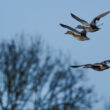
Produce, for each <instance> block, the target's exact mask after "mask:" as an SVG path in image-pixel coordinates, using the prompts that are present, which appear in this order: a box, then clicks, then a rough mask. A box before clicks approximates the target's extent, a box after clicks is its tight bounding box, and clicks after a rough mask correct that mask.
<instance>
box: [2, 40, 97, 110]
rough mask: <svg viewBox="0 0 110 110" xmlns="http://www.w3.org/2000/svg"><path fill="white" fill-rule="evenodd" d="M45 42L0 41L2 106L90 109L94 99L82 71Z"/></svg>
mask: <svg viewBox="0 0 110 110" xmlns="http://www.w3.org/2000/svg"><path fill="white" fill-rule="evenodd" d="M42 45H43V44H42V42H41V40H40V39H36V40H35V39H34V40H30V41H28V40H27V41H26V40H25V39H24V40H23V39H21V40H20V41H19V42H17V41H15V40H12V41H11V42H8V43H6V42H3V43H1V44H0V76H1V77H0V78H1V79H0V80H1V83H0V109H2V110H87V109H89V110H90V109H91V108H92V105H93V103H95V98H94V97H93V96H94V93H93V89H92V88H91V87H86V86H85V85H84V83H83V82H84V79H85V75H84V74H83V72H82V71H80V70H77V71H73V70H71V69H70V67H69V66H70V65H69V58H66V57H64V55H63V54H59V55H55V54H52V53H51V51H50V50H49V49H48V48H45V49H44V48H43V46H42ZM28 104H31V106H29V105H28Z"/></svg>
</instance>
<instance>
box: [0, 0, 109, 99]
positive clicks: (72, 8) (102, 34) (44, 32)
mask: <svg viewBox="0 0 110 110" xmlns="http://www.w3.org/2000/svg"><path fill="white" fill-rule="evenodd" d="M108 10H110V0H7V1H6V0H0V41H2V40H4V39H5V40H9V39H11V38H13V37H14V38H15V37H16V36H15V35H16V34H17V33H18V34H20V33H21V32H25V33H27V34H30V35H40V36H41V37H42V38H43V39H44V41H45V42H46V43H47V44H48V45H50V46H51V48H53V50H61V51H63V52H64V54H65V55H70V57H71V61H72V62H73V63H74V61H77V62H78V64H86V63H87V64H88V63H96V62H101V61H104V60H108V59H110V51H109V49H108V48H109V47H110V35H109V32H110V28H109V26H110V14H108V15H107V16H105V17H104V18H102V19H101V20H100V21H99V24H101V23H104V24H103V26H101V28H102V29H101V30H99V31H97V32H94V33H88V34H87V35H88V37H89V38H90V40H89V41H78V40H77V39H75V38H73V37H72V36H70V35H65V34H64V33H65V32H66V29H64V28H62V27H60V26H59V23H63V24H66V25H69V26H72V27H76V26H77V25H78V24H80V23H79V22H78V21H76V20H75V19H73V18H72V17H71V16H70V13H74V14H75V15H77V16H79V17H80V18H83V19H85V20H87V21H88V22H90V21H91V20H92V19H93V18H94V17H96V16H97V15H99V14H101V13H103V12H106V11H108ZM15 39H16V38H15ZM86 74H87V76H88V78H89V81H88V82H89V83H90V84H93V85H95V90H96V92H97V94H98V95H99V96H101V97H104V98H108V97H110V86H109V84H110V69H108V70H105V71H102V72H97V71H93V70H91V69H88V70H87V73H86Z"/></svg>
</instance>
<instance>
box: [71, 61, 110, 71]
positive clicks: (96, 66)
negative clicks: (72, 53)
mask: <svg viewBox="0 0 110 110" xmlns="http://www.w3.org/2000/svg"><path fill="white" fill-rule="evenodd" d="M108 63H110V60H105V61H103V62H100V63H94V64H85V65H74V66H70V67H72V68H79V67H83V68H91V69H93V70H96V71H103V70H106V69H109V68H110V66H108V65H107V64H108Z"/></svg>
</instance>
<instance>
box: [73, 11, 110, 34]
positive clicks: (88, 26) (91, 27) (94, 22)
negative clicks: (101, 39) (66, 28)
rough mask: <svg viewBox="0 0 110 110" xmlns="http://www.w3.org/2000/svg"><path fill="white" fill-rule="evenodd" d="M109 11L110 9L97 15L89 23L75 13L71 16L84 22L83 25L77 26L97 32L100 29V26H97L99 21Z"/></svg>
mask: <svg viewBox="0 0 110 110" xmlns="http://www.w3.org/2000/svg"><path fill="white" fill-rule="evenodd" d="M108 13H110V11H107V12H104V13H102V14H100V15H98V16H96V17H95V18H94V19H93V20H92V21H91V23H88V22H87V21H85V20H83V19H81V18H79V17H77V16H76V15H74V14H73V13H71V16H72V17H73V18H74V19H76V20H77V21H79V22H80V23H82V25H78V26H77V27H76V28H78V29H85V30H86V31H87V32H96V31H98V30H99V29H100V28H99V27H98V26H97V21H99V20H100V18H102V17H104V16H105V15H107V14H108Z"/></svg>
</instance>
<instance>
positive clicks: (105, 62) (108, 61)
mask: <svg viewBox="0 0 110 110" xmlns="http://www.w3.org/2000/svg"><path fill="white" fill-rule="evenodd" d="M101 63H103V64H108V63H110V60H105V61H103V62H101Z"/></svg>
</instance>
